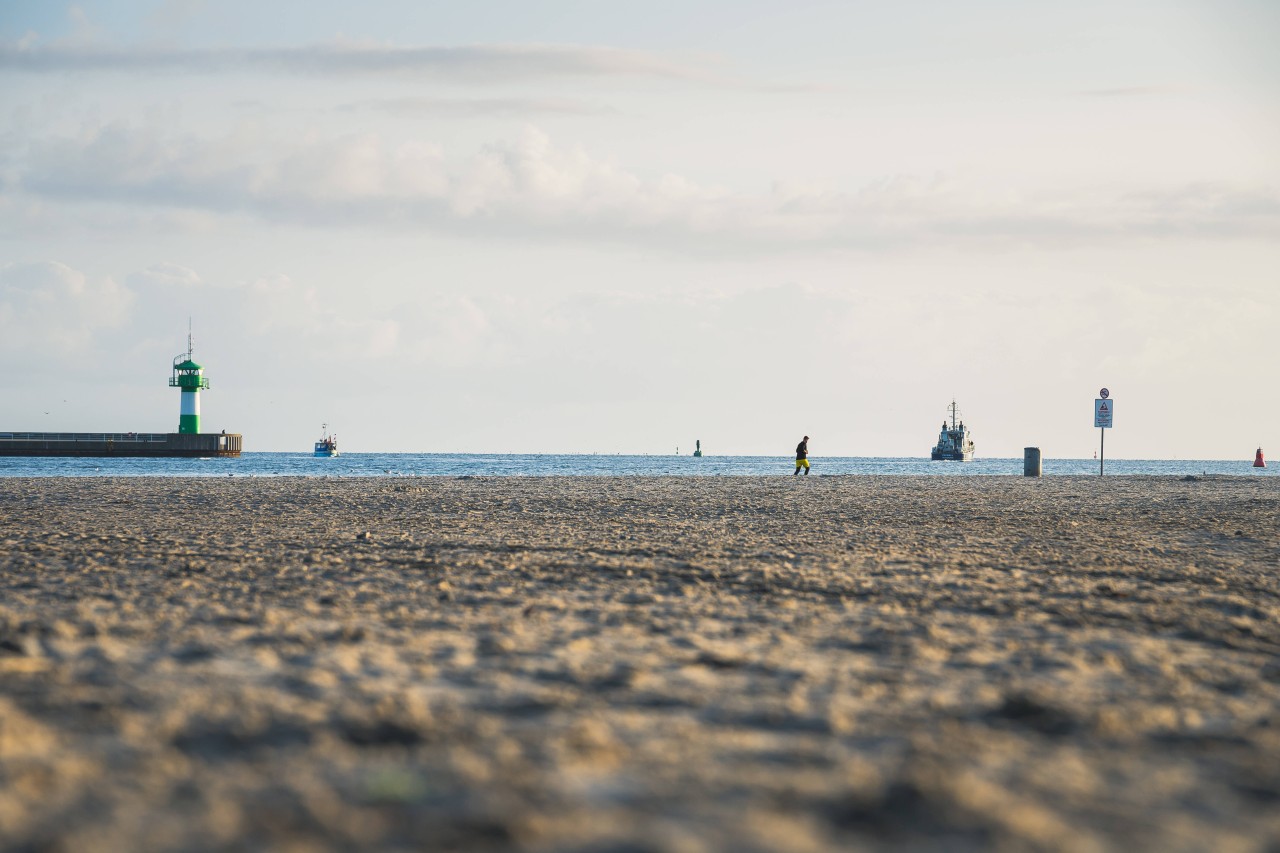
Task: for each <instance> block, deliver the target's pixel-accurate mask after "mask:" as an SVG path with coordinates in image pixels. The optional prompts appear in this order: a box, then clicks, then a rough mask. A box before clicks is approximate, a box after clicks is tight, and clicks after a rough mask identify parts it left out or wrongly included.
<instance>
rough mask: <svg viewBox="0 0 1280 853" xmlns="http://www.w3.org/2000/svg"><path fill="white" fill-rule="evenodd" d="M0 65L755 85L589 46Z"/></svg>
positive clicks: (145, 54) (361, 48)
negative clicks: (640, 79) (635, 79)
mask: <svg viewBox="0 0 1280 853" xmlns="http://www.w3.org/2000/svg"><path fill="white" fill-rule="evenodd" d="M0 68H7V69H10V70H13V71H23V72H27V73H47V72H67V71H80V72H84V71H92V72H139V73H141V72H148V73H154V72H164V73H198V74H211V73H224V72H229V71H251V72H277V73H279V72H283V73H291V74H308V75H310V74H342V75H370V74H382V75H385V74H405V75H415V76H431V77H440V78H447V79H449V80H452V81H456V82H471V83H494V82H499V81H510V80H517V81H523V80H528V79H530V78H535V77H581V76H590V77H597V76H601V75H604V76H628V77H647V78H656V79H666V80H677V81H684V82H697V83H702V84H710V85H718V86H725V85H728V86H735V87H744V86H745V87H746V88H755V87H754V86H748V85H746V84H743V83H742V82H741V81H737V80H735V79H733V78H731V77H729V76H726V75H723V74H720V73H718V72H714V71H711V70H709V69H707V68H706V67H705V66H704V65H702V64H698V63H695V62H691V61H687V60H685V61H681V60H676V59H670V58H667V57H664V56H661V55H659V54H656V53H652V52H648V51H642V50H628V49H624V48H615V47H600V46H592V45H549V44H522V45H470V46H464V47H443V46H435V47H400V46H396V45H391V44H385V43H373V42H367V41H363V42H356V41H343V42H337V43H332V44H319V45H310V46H305V47H284V48H223V49H204V50H198V49H176V48H168V49H166V48H153V47H144V48H137V47H117V46H112V45H107V44H101V43H88V42H84V41H79V40H77V41H74V42H70V43H61V44H48V45H42V44H40V43H39V42H38V41H36V40H32V39H23V40H22V41H20V42H16V43H9V44H0Z"/></svg>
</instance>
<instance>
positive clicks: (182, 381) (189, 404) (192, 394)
mask: <svg viewBox="0 0 1280 853" xmlns="http://www.w3.org/2000/svg"><path fill="white" fill-rule="evenodd" d="M191 350H192V347H191V329H190V327H189V326H188V329H187V351H186V352H185V353H182V352H180V353H178V354H177V355H175V356H174V357H173V375H172V376H170V377H169V387H171V388H180V389H181V390H182V407H181V408H180V409H179V416H178V432H179V433H180V434H182V433H189V434H191V435H195V434H196V433H199V432H200V390H201V389H202V388H208V387H209V380H208V379H205V378H204V368H203V367H201V366H200V365H198V364H196V363H195V362H194V361H192V360H191Z"/></svg>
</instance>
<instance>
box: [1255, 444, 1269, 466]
mask: <svg viewBox="0 0 1280 853" xmlns="http://www.w3.org/2000/svg"><path fill="white" fill-rule="evenodd" d="M1253 467H1254V468H1266V467H1267V460H1265V459H1263V458H1262V448H1261V447H1259V448H1258V455H1257V456H1255V457H1253Z"/></svg>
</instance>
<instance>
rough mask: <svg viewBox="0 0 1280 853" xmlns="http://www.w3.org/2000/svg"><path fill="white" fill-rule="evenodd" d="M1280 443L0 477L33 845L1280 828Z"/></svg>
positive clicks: (20, 834)
mask: <svg viewBox="0 0 1280 853" xmlns="http://www.w3.org/2000/svg"><path fill="white" fill-rule="evenodd" d="M1277 531H1280V479H1276V478H1271V477H1259V478H1250V477H1240V478H1215V477H1198V478H1195V477H1188V478H1151V477H1123V478H1122V477H1107V478H1103V479H1099V478H1084V477H1056V478H1047V479H1042V480H1031V479H1023V478H1020V477H1007V478H1006V477H1000V478H971V477H964V478H960V477H955V478H953V477H927V478H924V477H921V478H915V477H912V478H890V477H865V476H858V477H820V476H811V477H808V478H800V479H796V478H792V477H790V476H780V477H774V478H594V477H591V478H587V477H584V478H574V479H567V478H566V479H562V478H547V479H542V478H537V479H524V478H462V479H457V480H454V479H449V480H445V479H425V478H423V479H408V478H404V479H400V478H385V479H359V480H338V479H293V478H288V479H242V478H216V479H215V478H209V479H169V478H162V479H149V478H135V479H2V480H0V843H2V844H3V846H4V847H5V848H7V849H16V850H50V851H59V850H66V851H72V850H74V851H81V850H106V849H110V850H141V849H166V848H168V849H227V848H240V849H243V848H251V849H252V848H258V849H262V848H271V849H275V850H291V851H292V850H297V851H303V850H328V849H356V848H368V847H378V848H383V849H405V850H411V849H454V848H456V849H468V850H487V849H495V850H502V849H522V850H578V849H581V850H615V851H645V850H672V851H698V850H735V851H738V850H742V851H750V850H799V851H806V850H827V849H831V848H833V847H845V848H848V847H853V848H860V847H861V848H872V849H876V848H905V847H910V848H913V849H939V850H941V849H945V850H964V849H988V848H998V849H1050V850H1052V849H1064V850H1098V849H1117V848H1140V849H1153V848H1154V849H1166V850H1210V849H1212V850H1233V849H1238V850H1265V849H1271V850H1275V849H1277V846H1278V845H1280V713H1278V712H1280V544H1278V542H1277Z"/></svg>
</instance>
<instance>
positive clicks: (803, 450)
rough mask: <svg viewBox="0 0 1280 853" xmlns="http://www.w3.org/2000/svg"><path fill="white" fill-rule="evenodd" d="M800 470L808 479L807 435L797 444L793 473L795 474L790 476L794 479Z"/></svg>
mask: <svg viewBox="0 0 1280 853" xmlns="http://www.w3.org/2000/svg"><path fill="white" fill-rule="evenodd" d="M801 468H803V469H804V475H805V476H806V477H808V476H809V436H807V435H806V436H805V437H804V438H803V439H801V441H800V443H799V444H797V445H796V471H795V474H792V475H791V476H793V477H794V476H795V475H796V474H799V473H800V469H801Z"/></svg>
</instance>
